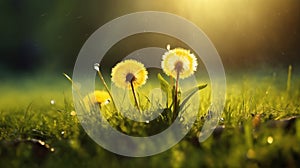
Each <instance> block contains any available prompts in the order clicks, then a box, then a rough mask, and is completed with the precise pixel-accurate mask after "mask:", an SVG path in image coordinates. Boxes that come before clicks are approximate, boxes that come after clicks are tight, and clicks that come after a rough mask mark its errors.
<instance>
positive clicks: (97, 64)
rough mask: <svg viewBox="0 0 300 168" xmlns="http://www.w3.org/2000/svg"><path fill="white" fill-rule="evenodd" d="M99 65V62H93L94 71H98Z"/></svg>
mask: <svg viewBox="0 0 300 168" xmlns="http://www.w3.org/2000/svg"><path fill="white" fill-rule="evenodd" d="M99 67H100V64H99V63H95V64H94V69H95V70H96V71H100V69H99Z"/></svg>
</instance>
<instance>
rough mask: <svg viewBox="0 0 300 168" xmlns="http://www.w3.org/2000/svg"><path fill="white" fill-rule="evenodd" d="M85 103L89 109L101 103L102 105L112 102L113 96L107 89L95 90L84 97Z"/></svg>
mask: <svg viewBox="0 0 300 168" xmlns="http://www.w3.org/2000/svg"><path fill="white" fill-rule="evenodd" d="M83 102H84V105H85V106H86V108H87V109H88V110H90V107H91V106H93V105H95V104H99V105H100V107H102V106H104V105H106V104H108V103H109V102H111V98H110V96H109V94H108V93H107V92H106V91H103V90H95V91H94V93H91V94H89V95H87V96H85V97H84V98H83Z"/></svg>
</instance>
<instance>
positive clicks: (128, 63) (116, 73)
mask: <svg viewBox="0 0 300 168" xmlns="http://www.w3.org/2000/svg"><path fill="white" fill-rule="evenodd" d="M147 78H148V72H147V70H146V68H145V67H144V65H143V64H142V63H140V62H138V61H135V60H125V61H122V62H120V63H118V64H117V65H116V66H115V67H114V68H113V69H112V73H111V80H112V82H114V83H115V84H116V86H117V87H120V88H127V89H130V88H131V84H132V85H133V87H135V88H137V87H139V86H142V85H144V84H145V83H146V80H147Z"/></svg>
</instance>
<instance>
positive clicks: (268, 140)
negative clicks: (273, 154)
mask: <svg viewBox="0 0 300 168" xmlns="http://www.w3.org/2000/svg"><path fill="white" fill-rule="evenodd" d="M273 141H274V139H273V137H271V136H269V137H268V139H267V142H268V144H272V143H273Z"/></svg>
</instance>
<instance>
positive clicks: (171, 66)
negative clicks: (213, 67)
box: [161, 48, 198, 79]
mask: <svg viewBox="0 0 300 168" xmlns="http://www.w3.org/2000/svg"><path fill="white" fill-rule="evenodd" d="M197 65H198V63H197V58H196V57H195V55H194V54H192V53H190V50H186V49H183V48H175V49H172V50H168V51H167V52H166V53H165V54H164V55H163V57H162V62H161V67H162V69H163V71H164V72H165V73H166V74H167V75H168V76H171V77H173V78H177V73H179V78H182V79H184V78H187V77H189V76H191V75H192V74H193V73H194V72H195V71H196V70H197Z"/></svg>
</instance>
